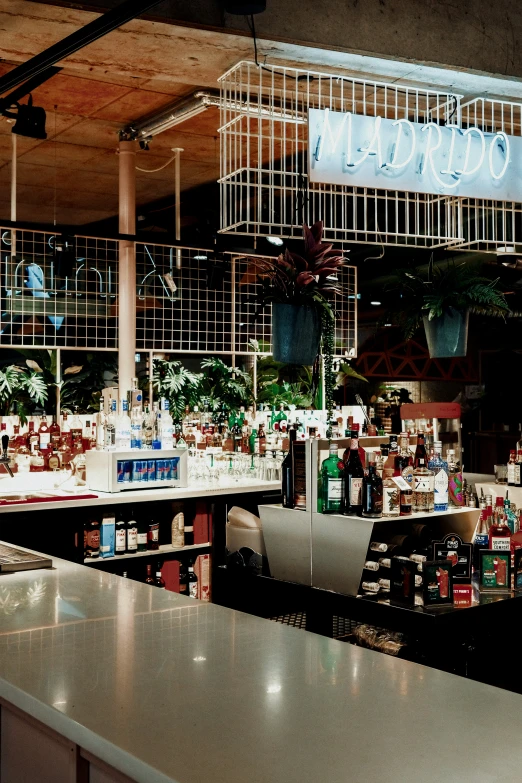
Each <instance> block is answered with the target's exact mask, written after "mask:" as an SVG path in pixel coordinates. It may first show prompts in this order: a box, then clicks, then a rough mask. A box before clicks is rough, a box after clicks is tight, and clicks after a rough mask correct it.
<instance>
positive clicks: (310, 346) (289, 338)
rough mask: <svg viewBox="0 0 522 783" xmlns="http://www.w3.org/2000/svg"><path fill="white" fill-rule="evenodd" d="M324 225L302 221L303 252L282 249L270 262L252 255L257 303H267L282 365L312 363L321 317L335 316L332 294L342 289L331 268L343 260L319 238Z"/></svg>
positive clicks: (274, 350) (274, 344)
mask: <svg viewBox="0 0 522 783" xmlns="http://www.w3.org/2000/svg"><path fill="white" fill-rule="evenodd" d="M322 233H323V224H322V222H318V223H315V224H314V225H313V226H312V227H311V228H309V227H308V226H307V225H304V226H303V234H304V252H303V255H299V254H298V253H293V252H291V251H290V250H288V249H286V250H285V252H284V254H283V253H282V254H281V255H280V256H279V257H278V258H277V259H276V260H275V261H272V260H269V259H252V260H251V264H252V265H254V266H255V268H256V272H257V278H258V280H260V282H261V284H262V285H261V290H260V294H259V298H260V305H261V307H262V306H264V305H265V304H268V303H271V304H272V354H273V357H274V359H275V361H277V362H283V363H284V364H301V365H311V364H313V363H314V361H315V358H316V356H317V353H318V351H319V343H320V340H321V333H322V331H323V328H324V319H325V318H327V319H328V320H329V321H332V323H333V319H334V312H333V309H332V304H331V299H332V297H333V296H334V295H335V294H341V293H342V286H341V284H340V283H339V281H338V280H337V277H336V273H337V272H338V270H339V268H340V267H341V266H342V265H343V264H345V263H346V259H345V258H344V257H343V256H342V255H340V254H339V253H338V252H337V251H335V250H333V249H332V245H331V244H326V243H325V242H322Z"/></svg>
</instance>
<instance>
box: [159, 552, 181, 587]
mask: <svg viewBox="0 0 522 783" xmlns="http://www.w3.org/2000/svg"><path fill="white" fill-rule="evenodd" d="M161 575H162V577H163V579H164V580H165V589H166V590H170V591H171V592H173V593H179V560H165V562H164V563H163V566H162V569H161Z"/></svg>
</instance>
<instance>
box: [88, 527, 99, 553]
mask: <svg viewBox="0 0 522 783" xmlns="http://www.w3.org/2000/svg"><path fill="white" fill-rule="evenodd" d="M87 548H88V549H99V548H100V531H99V530H88V531H87Z"/></svg>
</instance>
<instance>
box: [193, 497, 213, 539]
mask: <svg viewBox="0 0 522 783" xmlns="http://www.w3.org/2000/svg"><path fill="white" fill-rule="evenodd" d="M211 529H212V514H211V512H210V511H209V505H208V503H207V502H206V500H198V501H197V503H196V513H195V516H194V543H195V544H206V543H208V541H210V538H209V536H210V531H211Z"/></svg>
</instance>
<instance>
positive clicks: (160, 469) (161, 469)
mask: <svg viewBox="0 0 522 783" xmlns="http://www.w3.org/2000/svg"><path fill="white" fill-rule="evenodd" d="M164 478H165V460H164V459H157V460H156V481H163V480H164Z"/></svg>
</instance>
